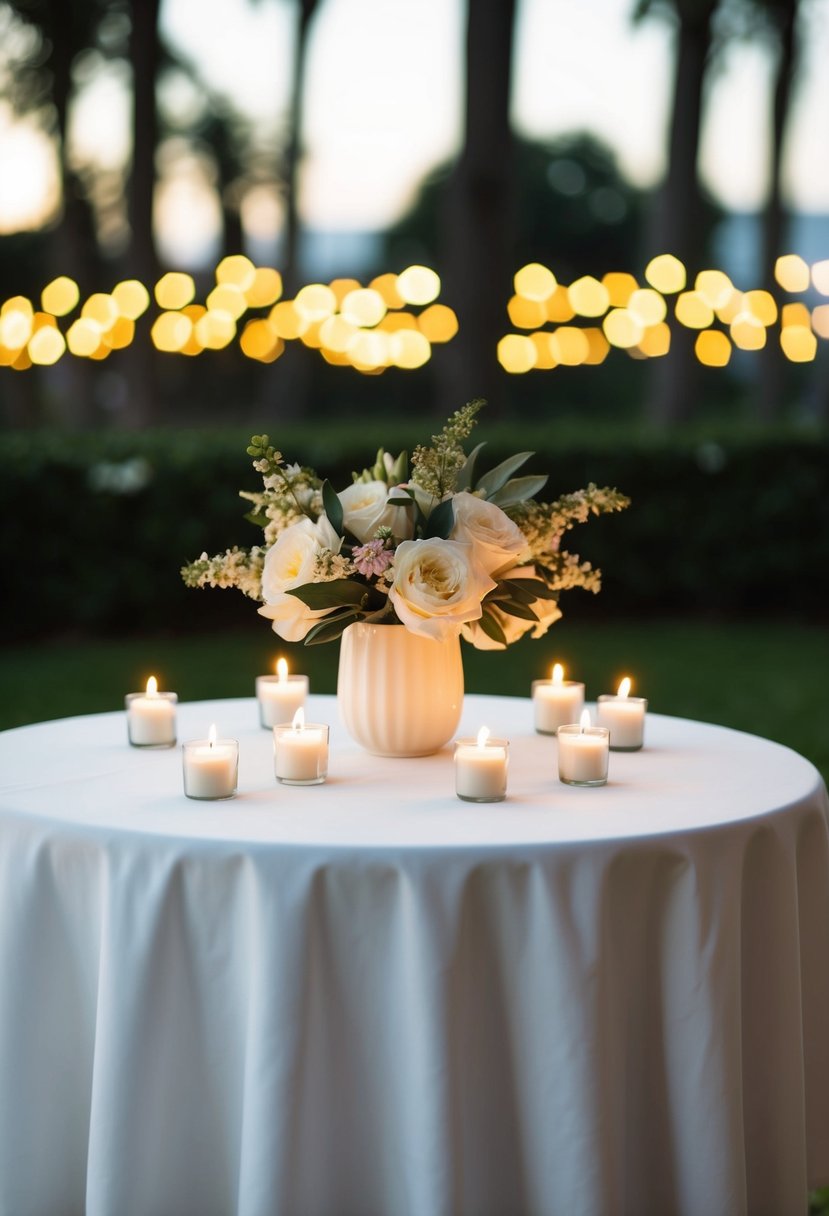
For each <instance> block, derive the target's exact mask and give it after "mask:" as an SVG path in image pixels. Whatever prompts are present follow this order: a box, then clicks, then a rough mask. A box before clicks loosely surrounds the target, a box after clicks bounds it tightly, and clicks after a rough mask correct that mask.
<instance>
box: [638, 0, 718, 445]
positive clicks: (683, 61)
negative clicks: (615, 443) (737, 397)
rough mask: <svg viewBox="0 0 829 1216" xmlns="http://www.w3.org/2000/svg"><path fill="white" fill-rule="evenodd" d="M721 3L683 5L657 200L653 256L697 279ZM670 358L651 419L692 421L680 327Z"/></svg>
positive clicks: (689, 370)
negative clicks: (706, 96)
mask: <svg viewBox="0 0 829 1216" xmlns="http://www.w3.org/2000/svg"><path fill="white" fill-rule="evenodd" d="M715 8H716V0H680V2H679V3H677V4H676V13H677V18H678V22H679V24H678V28H677V58H676V76H675V80H674V91H673V108H672V112H671V122H670V131H669V138H668V170H667V173H666V176H665V180H664V182H663V184H662V186H661V188H660V190H659V192H658V194H657V196H656V200H655V212H654V217H653V222H652V225H651V231H650V239H649V241H648V247H647V249H646V254H647V257H652V256H654V255H655V254H660V253H672V254H674V255H675V256H676V257H678V258H679V259H680V260H681V261H682V262H683V263H684V265H685V267H686V269H687V271H688V278H689V281H690V282H691V284H692V285H693V279H694V277H695V275H696V274H697V272H698V271H699V270H701V269H702V268H703V267H702V260H703V255H704V253H705V244H706V237H707V234H706V214H705V202H704V199H703V195H702V191H701V189H700V184H699V178H698V176H697V158H698V154H699V135H700V127H701V123H702V107H703V92H704V83H705V72H706V67H707V63H708V56H709V52H710V49H711V18H712V15H713V12H714V9H715ZM672 328H673V334H672V342H671V351H670V354H668V355H666V356H664V357H662V358H660V359H657V360H656V361H655V363H654V365H653V368H652V376H651V384H650V393H649V399H648V403H647V414H648V418H649V420H650V421H651V422H655V423H657V424H659V425H669V424H671V423H675V422H680V421H683V420H685V419H686V418H688V416H689V415H690V414H691V412H692V408H693V404H694V401H695V399H696V397H697V395H698V393H697V389H698V379H699V377H698V371H699V365H698V363H697V360H696V357H695V355H694V349H693V336H692V335H691V334H689V333H688V332H687V331H685V330H684V329H683V327H682V326H680V325H678V324H676V323H675V324H674V326H673V327H672Z"/></svg>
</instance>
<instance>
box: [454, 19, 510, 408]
mask: <svg viewBox="0 0 829 1216" xmlns="http://www.w3.org/2000/svg"><path fill="white" fill-rule="evenodd" d="M514 23H515V0H486V2H482V0H467V26H466V113H465V129H464V145H463V150H462V152H461V155H460V157H459V159H458V162H457V164H456V165H455V167H454V169H453V170H452V173H451V175H450V178H449V181H448V183H447V192H446V198H445V203H444V207H445V212H444V217H443V226H442V242H443V266H444V271H445V278H446V291H445V293H444V294H445V299H446V302H447V303H448V304H450V305H451V306H452V307H453V308H455V309H456V311H457V313H458V318H459V322H460V328H459V331H458V335H457V337H456V338H455V340H454V341H453V342H452V343H451V345H450V346H449V347H448V348H447V350H446V351H445V359H444V361H443V368H444V378H443V385H442V388H443V391H444V393H445V395H446V398H447V402H445V403H444V407H448V405H454V406H455V407H456V406H457V405H458V404H461V403H462V402H463V401H468V400H470V399H471V398H473V397H478V396H481V397H486V398H487V400H488V401H489V402H490V404H491V407H492V410H493V411H496V410H497V408H498V397H499V396H500V395H502V393H503V385H504V379H505V378H504V375H503V373H501V372H500V369H499V366H498V361H497V353H496V352H497V345H498V340H499V338H500V337H501V336H502V335H503V334H504V333H505V332H506V331H507V329H508V328H509V322H508V319H507V312H506V304H507V301H508V299H509V297H510V294H511V280H512V275H513V274H514V272H515V270H516V269H517V267H516V266H513V264H512V260H513V257H514V252H513V250H514V238H513V228H514V175H513V172H512V168H513V165H512V162H513V138H512V131H511V128H510V121H509V104H510V86H511V79H512V48H513V31H514Z"/></svg>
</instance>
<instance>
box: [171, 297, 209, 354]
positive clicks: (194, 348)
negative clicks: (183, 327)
mask: <svg viewBox="0 0 829 1216" xmlns="http://www.w3.org/2000/svg"><path fill="white" fill-rule="evenodd" d="M181 311H182V313H183V315H184V316H185V317H188V318H189V320H190V323H191V324H192V326H193V328H192V329H191V331H190V337H189V338H188V339H187V341H186V342H185V343H184V346H182V348H181V350H180V351H179V352H178V353H179V354H180V355H188V356H189V357H190V358H194V357H195V356H196V355H200V354H202V352H203V351H204V347H203V346H202V344H201V342H200V341H199V336H198V334H197V332H196V326H197V325H198V323H199V321H200V320H201V319H202V317H203V316H205V315H206V313H207V309H206V308H205V306H204V305H203V304H188V305H187V306H186V307H185V308H182V310H181Z"/></svg>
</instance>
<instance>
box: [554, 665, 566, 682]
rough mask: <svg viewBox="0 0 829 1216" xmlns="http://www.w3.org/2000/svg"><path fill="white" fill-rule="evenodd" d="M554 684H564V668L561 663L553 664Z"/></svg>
mask: <svg viewBox="0 0 829 1216" xmlns="http://www.w3.org/2000/svg"><path fill="white" fill-rule="evenodd" d="M553 683H554V684H563V683H564V668H563V667H562V666H561V663H553Z"/></svg>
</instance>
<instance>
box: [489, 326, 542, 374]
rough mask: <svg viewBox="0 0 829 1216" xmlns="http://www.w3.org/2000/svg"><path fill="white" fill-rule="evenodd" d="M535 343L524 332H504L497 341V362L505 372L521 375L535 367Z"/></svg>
mask: <svg viewBox="0 0 829 1216" xmlns="http://www.w3.org/2000/svg"><path fill="white" fill-rule="evenodd" d="M535 360H536V350H535V343H534V342H533V341H532V339H531V338H528V337H527V336H526V334H505V335H504V337H503V338H502V339H501V341H500V342H499V343H498V362H499V363H500V364H501V367H503V369H504V371H505V372H510V373H511V374H512V375H523V373H524V372H528V371H531V370H532V368H534V367H535Z"/></svg>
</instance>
